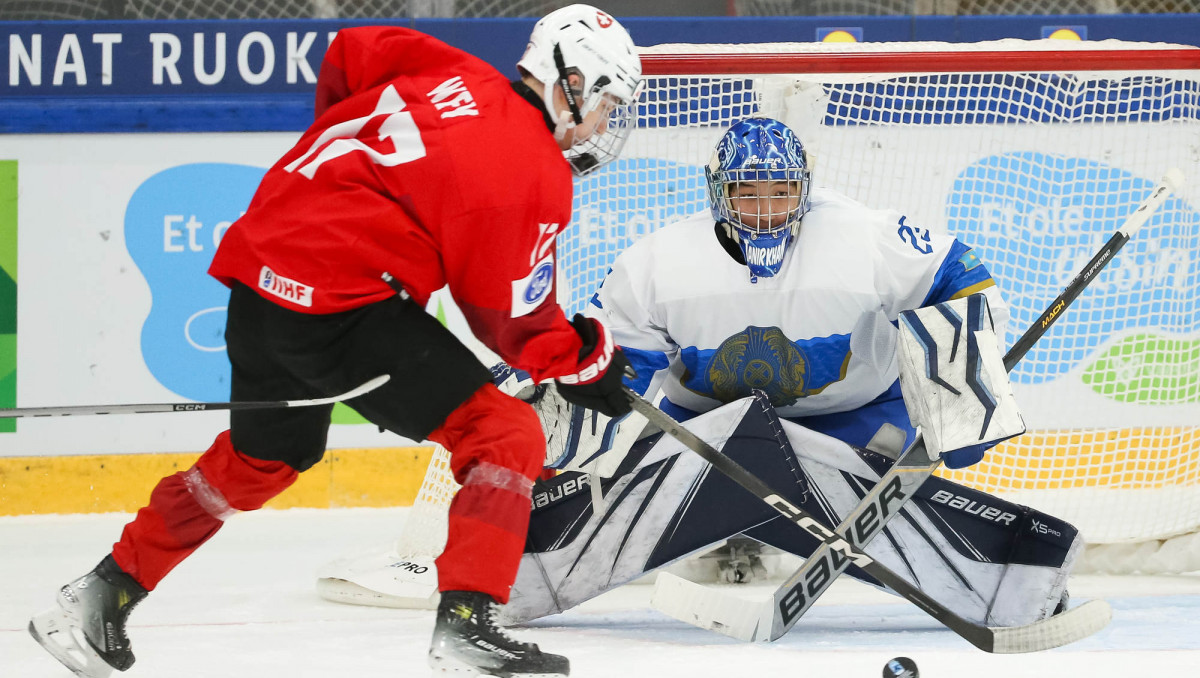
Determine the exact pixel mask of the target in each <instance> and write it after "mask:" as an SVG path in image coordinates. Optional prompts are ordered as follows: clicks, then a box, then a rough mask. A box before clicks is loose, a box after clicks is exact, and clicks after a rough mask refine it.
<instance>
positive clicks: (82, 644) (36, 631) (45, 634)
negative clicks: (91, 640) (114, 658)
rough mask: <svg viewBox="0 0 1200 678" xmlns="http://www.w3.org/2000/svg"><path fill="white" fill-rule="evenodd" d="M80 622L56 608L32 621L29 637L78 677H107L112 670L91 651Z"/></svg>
mask: <svg viewBox="0 0 1200 678" xmlns="http://www.w3.org/2000/svg"><path fill="white" fill-rule="evenodd" d="M78 622H79V620H78V619H75V618H74V617H72V616H71V614H69V613H68V612H66V611H65V610H62V609H60V608H54V609H51V610H48V611H46V612H43V613H42V614H39V615H37V616H36V617H34V618H33V619H31V620H30V622H29V635H31V636H33V639H34V640H36V641H37V642H38V644H39V645H41V646H42V647H44V648H46V651H47V652H49V653H50V654H51V655H52V656H53V657H54V658H55V659H57V660H58V661H60V662H62V665H63V666H65V667H67V668H68V669H70V670H71V672H72V673H74V674H75V675H77V676H83V678H108V677H109V676H110V675H112V672H113V669H112V667H111V666H109V665H108V662H105V661H104V659H103V658H101V657H100V655H99V654H98V653H97V652H96V651H95V650H93V649H92V647H91V645H89V644H88V642H87V640H86V639H85V638H84V637H83V632H82V631H78V630H77V629H78V628H79V623H78Z"/></svg>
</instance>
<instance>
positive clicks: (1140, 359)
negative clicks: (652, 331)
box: [398, 40, 1200, 572]
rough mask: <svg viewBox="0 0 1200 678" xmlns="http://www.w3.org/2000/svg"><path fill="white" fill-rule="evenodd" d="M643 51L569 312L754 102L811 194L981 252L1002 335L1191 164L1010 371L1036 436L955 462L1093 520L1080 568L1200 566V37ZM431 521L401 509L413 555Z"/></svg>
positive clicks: (569, 287) (1013, 492)
mask: <svg viewBox="0 0 1200 678" xmlns="http://www.w3.org/2000/svg"><path fill="white" fill-rule="evenodd" d="M643 65H644V70H645V73H646V76H647V80H648V85H649V88H648V91H647V93H646V95H645V96H644V99H643V102H642V104H641V107H640V119H639V123H638V128H637V129H636V130H635V131H634V132H633V133H632V134H631V135H630V139H629V142H628V144H627V145H626V147H625V150H624V152H623V155H622V157H621V158H620V159H619V160H617V161H615V162H614V163H612V164H611V165H609V166H607V167H605V168H604V169H602V170H601V171H599V172H597V173H595V174H594V175H591V176H589V177H586V178H585V179H582V180H580V181H578V182H577V185H576V196H575V204H574V221H573V224H572V226H571V227H570V228H568V229H566V230H565V232H564V234H563V235H562V236H561V238H560V241H559V258H560V263H559V265H560V267H561V269H562V272H561V274H562V275H563V276H565V279H566V284H565V285H564V287H563V289H564V290H565V292H564V293H563V295H562V298H560V302H561V303H562V304H563V306H564V307H565V308H566V310H567V312H568V314H570V313H574V312H576V311H579V310H581V309H582V308H583V306H584V305H585V304H586V303H587V300H588V299H589V298H590V297H591V295H592V294H593V293H594V291H595V289H596V287H597V285H598V284H599V283H600V281H601V279H602V277H603V276H604V275H605V273H606V272H607V271H608V268H609V265H610V264H611V262H612V260H613V259H614V258H615V257H616V255H617V254H618V253H620V252H621V251H622V250H624V249H625V248H626V247H627V246H628V245H629V244H630V243H632V242H633V241H635V240H636V239H638V238H640V237H641V236H643V235H645V234H647V233H649V232H651V231H653V230H655V229H657V228H659V227H661V226H663V225H666V224H669V223H671V222H672V221H675V220H677V219H680V218H682V217H684V216H686V215H689V214H692V213H694V212H696V211H700V210H706V209H707V203H706V198H705V192H704V172H703V168H704V165H705V164H706V163H707V161H708V158H709V156H710V154H711V152H712V148H713V146H714V145H715V143H716V141H717V140H718V139H719V138H720V137H721V135H722V134H723V133H724V131H725V130H726V128H727V127H728V126H729V125H730V124H731V123H733V122H734V121H736V120H739V119H741V118H745V117H748V116H752V115H765V116H769V117H774V118H778V119H780V120H782V121H784V122H785V123H787V124H788V125H789V126H790V127H792V129H794V130H795V131H796V132H797V134H798V135H799V137H800V139H801V140H802V141H803V143H804V144H805V146H806V148H807V149H809V151H810V153H811V154H812V156H813V158H814V159H815V162H814V166H815V169H814V174H813V176H814V182H815V183H816V184H818V185H821V186H826V187H829V188H832V189H834V190H837V191H839V192H842V193H845V194H848V195H849V196H851V197H852V198H855V199H857V200H859V201H861V202H863V203H866V204H867V205H870V206H873V207H879V208H895V209H898V210H900V211H901V212H903V213H905V214H906V215H908V217H909V220H910V222H912V223H917V224H921V225H922V226H924V227H926V228H929V229H931V230H935V231H941V232H949V233H951V234H953V235H955V236H956V237H958V239H960V240H961V241H962V242H964V243H965V244H966V245H968V246H970V247H972V248H974V249H975V251H976V252H977V253H978V254H979V256H980V258H981V259H982V260H983V262H984V263H985V264H986V265H987V266H988V268H989V270H990V271H991V273H992V274H993V276H994V278H995V279H996V282H997V284H998V285H999V287H1000V288H1001V290H1002V291H1003V292H1004V295H1005V297H1006V298H1007V300H1008V303H1009V305H1010V308H1011V311H1012V319H1011V320H1010V323H1009V328H1008V336H1007V342H1008V343H1009V344H1011V343H1012V342H1013V341H1015V339H1016V338H1017V337H1018V336H1019V335H1020V334H1021V332H1023V331H1024V329H1025V328H1027V327H1028V326H1029V325H1030V324H1032V323H1033V322H1034V321H1035V320H1037V319H1038V317H1039V316H1040V315H1041V312H1042V311H1043V310H1044V309H1045V308H1046V307H1047V306H1048V305H1049V304H1050V303H1051V302H1052V301H1053V300H1054V298H1055V297H1056V296H1057V295H1058V293H1059V292H1061V291H1062V289H1063V288H1064V287H1065V286H1066V284H1067V283H1068V282H1069V281H1070V279H1071V278H1072V277H1073V276H1074V275H1075V274H1076V273H1077V272H1078V271H1079V269H1080V268H1081V267H1082V266H1083V264H1084V263H1085V262H1086V261H1087V260H1088V259H1089V258H1090V257H1091V255H1092V254H1094V253H1095V252H1096V251H1097V250H1098V249H1099V247H1100V245H1101V244H1102V243H1103V242H1104V241H1105V240H1107V238H1108V237H1109V236H1110V235H1111V234H1112V233H1113V232H1114V231H1115V230H1116V228H1117V227H1118V226H1120V225H1121V223H1122V221H1123V220H1124V219H1125V218H1126V217H1127V216H1128V215H1129V214H1130V213H1131V212H1132V211H1133V210H1134V209H1135V208H1136V207H1137V205H1138V204H1139V203H1140V202H1141V201H1142V200H1143V199H1144V198H1145V197H1146V196H1147V194H1148V193H1149V191H1150V190H1151V189H1152V188H1153V187H1154V186H1155V185H1156V184H1157V183H1158V181H1159V180H1160V179H1161V177H1162V176H1163V174H1164V172H1166V171H1167V170H1168V169H1170V168H1173V167H1174V168H1179V169H1180V170H1182V172H1183V174H1184V175H1185V177H1186V178H1187V179H1188V180H1189V183H1188V184H1187V185H1186V186H1185V187H1184V188H1183V189H1181V190H1180V191H1179V192H1177V193H1176V194H1175V195H1174V196H1172V197H1171V198H1169V199H1168V200H1167V201H1166V203H1165V204H1164V205H1163V206H1162V207H1161V208H1160V209H1159V210H1158V211H1157V212H1156V214H1155V215H1154V216H1153V217H1152V218H1151V220H1150V221H1149V222H1148V224H1147V225H1146V227H1145V228H1144V229H1143V230H1142V231H1141V232H1139V233H1138V234H1137V236H1136V237H1135V238H1134V239H1133V240H1131V241H1130V242H1129V243H1128V244H1127V245H1126V246H1125V248H1124V249H1123V250H1122V252H1121V253H1120V254H1119V255H1118V256H1117V257H1116V261H1114V262H1113V263H1112V264H1110V265H1109V267H1108V268H1107V269H1106V270H1105V271H1104V272H1103V273H1102V274H1101V275H1100V276H1099V277H1098V278H1097V280H1095V281H1094V282H1093V283H1092V284H1091V285H1090V286H1089V287H1088V289H1087V290H1086V291H1085V292H1084V293H1083V294H1082V295H1081V296H1080V297H1079V299H1077V300H1076V302H1075V303H1074V305H1073V306H1072V307H1071V308H1070V309H1069V310H1068V311H1067V312H1066V313H1065V314H1064V316H1063V317H1062V318H1061V319H1060V320H1059V321H1058V322H1057V324H1056V325H1055V327H1054V328H1053V329H1051V330H1050V332H1049V333H1048V334H1047V335H1046V336H1045V337H1044V338H1043V339H1042V340H1041V341H1040V342H1039V343H1038V344H1037V345H1036V346H1035V347H1034V348H1033V349H1032V350H1031V351H1030V352H1029V353H1028V355H1027V356H1026V357H1025V359H1024V360H1023V361H1022V362H1021V363H1020V364H1019V365H1018V366H1017V367H1016V368H1015V369H1014V370H1013V372H1012V379H1013V382H1014V388H1015V392H1016V396H1017V400H1018V402H1019V403H1020V405H1021V408H1022V411H1023V413H1024V415H1025V419H1026V423H1027V425H1028V427H1029V433H1027V434H1026V435H1023V436H1021V437H1019V438H1017V439H1014V440H1012V441H1010V442H1007V443H1005V444H1002V445H1000V446H999V447H997V448H995V449H993V450H991V451H990V452H989V453H988V455H987V458H986V459H985V460H984V461H983V462H982V463H980V464H978V465H976V466H973V467H970V468H968V469H964V470H960V471H956V472H946V473H944V475H946V476H947V477H949V478H950V479H952V480H955V481H957V482H962V483H965V484H968V485H971V486H973V487H976V488H979V489H982V490H984V491H986V492H989V493H994V494H997V495H1001V496H1004V497H1005V498H1007V499H1010V500H1013V501H1017V502H1020V503H1024V504H1028V505H1031V506H1034V507H1036V508H1038V509H1041V510H1043V511H1046V512H1048V513H1050V514H1053V515H1056V516H1059V517H1061V518H1063V519H1066V520H1068V521H1070V522H1072V523H1073V524H1075V525H1076V526H1078V527H1079V528H1080V530H1081V531H1082V533H1083V535H1084V537H1085V539H1086V540H1087V541H1088V542H1089V545H1090V548H1089V551H1091V552H1092V553H1094V554H1099V555H1098V556H1091V557H1087V558H1085V563H1084V564H1083V565H1082V568H1084V569H1088V568H1089V567H1091V568H1098V569H1103V570H1108V571H1114V570H1116V571H1143V572H1148V571H1182V570H1193V569H1200V543H1197V542H1194V541H1193V540H1192V539H1191V538H1190V536H1189V535H1192V534H1193V533H1194V532H1196V530H1197V528H1198V527H1200V436H1198V431H1200V429H1198V424H1200V308H1198V297H1200V280H1198V277H1200V259H1198V257H1200V254H1198V253H1200V201H1198V198H1200V190H1198V187H1200V49H1197V48H1193V47H1179V46H1171V45H1160V44H1135V43H1121V42H1116V41H1103V42H1069V41H1049V40H1047V41H1019V40H1004V41H996V42H988V43H975V44H946V43H859V44H845V43H840V44H813V43H802V44H758V45H663V46H658V47H654V48H649V49H645V50H643ZM443 480H444V479H443ZM431 482H438V481H437V480H436V479H432V480H431ZM437 529H440V530H441V534H442V535H444V526H441V527H439V528H437ZM424 530H425V528H423V527H422V526H420V525H416V524H412V523H410V526H409V529H408V533H409V534H408V535H406V537H404V538H402V539H401V543H400V544H399V546H398V548H399V549H400V550H401V551H403V550H405V549H406V548H407V547H406V545H405V539H409V540H410V542H409V543H416V542H415V541H411V540H414V539H416V538H414V537H412V536H411V535H412V533H414V532H415V533H421V534H424V533H425V531H424ZM442 538H443V539H444V536H442ZM435 541H436V540H435ZM425 543H427V540H425ZM435 553H436V552H435Z"/></svg>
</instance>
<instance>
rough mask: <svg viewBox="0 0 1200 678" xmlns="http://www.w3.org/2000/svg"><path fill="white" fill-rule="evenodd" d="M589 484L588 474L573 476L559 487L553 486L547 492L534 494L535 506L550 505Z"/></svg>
mask: <svg viewBox="0 0 1200 678" xmlns="http://www.w3.org/2000/svg"><path fill="white" fill-rule="evenodd" d="M587 486H588V477H587V476H579V477H578V478H572V479H571V480H568V481H567V482H565V483H563V484H561V485H559V486H558V487H554V488H551V489H549V490H546V491H545V492H538V493H537V494H535V495H533V507H534V508H542V507H544V506H549V505H550V504H553V503H556V502H558V501H560V500H562V499H564V498H566V497H570V496H571V495H573V494H575V493H576V492H579V491H580V490H583V489H584V488H586V487H587Z"/></svg>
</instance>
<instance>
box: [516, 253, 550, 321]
mask: <svg viewBox="0 0 1200 678" xmlns="http://www.w3.org/2000/svg"><path fill="white" fill-rule="evenodd" d="M554 275H555V273H554V252H550V254H549V255H547V256H546V258H545V259H542V260H541V261H539V262H537V264H535V265H534V266H533V270H531V271H530V272H529V275H527V276H525V277H524V278H521V279H520V280H514V281H512V317H514V318H519V317H521V316H523V315H526V314H529V313H532V312H533V311H534V310H536V309H537V308H538V306H541V304H542V302H543V301H545V300H546V297H548V296H550V292H551V291H552V290H553V289H554Z"/></svg>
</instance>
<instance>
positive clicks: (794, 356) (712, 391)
mask: <svg viewBox="0 0 1200 678" xmlns="http://www.w3.org/2000/svg"><path fill="white" fill-rule="evenodd" d="M849 357H850V335H849V334H834V335H831V336H828V337H816V338H813V339H802V340H800V341H791V340H790V339H788V338H787V337H786V335H784V334H783V331H782V330H780V329H779V328H778V327H747V328H746V330H745V331H743V332H739V333H737V334H735V335H733V336H731V337H729V338H728V339H726V340H725V341H723V342H721V346H719V347H717V348H715V349H700V348H696V347H695V346H689V347H687V348H684V349H682V350H681V351H680V352H679V358H680V360H681V361H682V362H683V365H684V367H685V368H686V370H685V372H684V379H683V386H684V388H687V389H688V390H690V391H693V392H695V393H698V394H700V395H702V396H705V397H708V398H712V399H714V400H718V401H720V402H726V403H727V402H733V401H734V400H737V399H738V398H744V397H746V396H748V395H750V392H751V391H752V390H753V389H759V390H762V391H766V393H767V395H768V396H769V397H770V398H771V403H772V404H773V405H775V407H785V406H787V405H792V404H794V403H795V402H796V401H797V400H799V399H800V398H803V397H806V396H810V395H815V394H817V393H820V392H821V391H822V390H824V389H825V388H826V387H827V386H829V385H830V384H832V383H834V382H837V381H840V380H841V379H843V378H844V377H845V376H846V375H845V373H844V371H843V370H844V369H845V367H846V364H847V362H848V359H849Z"/></svg>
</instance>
